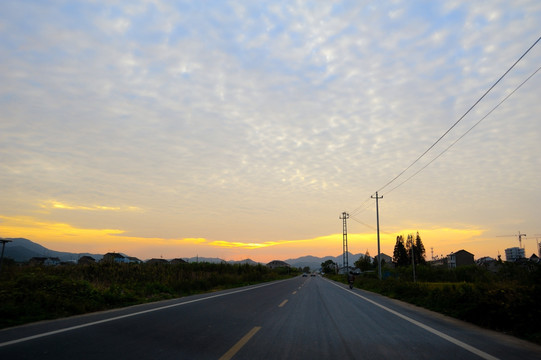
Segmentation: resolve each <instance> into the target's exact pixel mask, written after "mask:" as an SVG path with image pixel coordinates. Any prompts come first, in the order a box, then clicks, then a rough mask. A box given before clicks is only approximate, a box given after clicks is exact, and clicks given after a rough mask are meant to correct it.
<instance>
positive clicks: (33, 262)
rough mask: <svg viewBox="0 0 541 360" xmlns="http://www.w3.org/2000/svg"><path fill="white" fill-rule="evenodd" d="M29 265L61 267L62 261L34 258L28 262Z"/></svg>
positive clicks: (51, 258)
mask: <svg viewBox="0 0 541 360" xmlns="http://www.w3.org/2000/svg"><path fill="white" fill-rule="evenodd" d="M28 264H29V265H34V266H37V265H46V266H54V265H60V259H59V258H57V257H33V258H31V259H30V260H29V261H28Z"/></svg>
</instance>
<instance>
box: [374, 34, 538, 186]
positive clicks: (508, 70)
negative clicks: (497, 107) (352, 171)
mask: <svg viewBox="0 0 541 360" xmlns="http://www.w3.org/2000/svg"><path fill="white" fill-rule="evenodd" d="M540 40H541V37H539V38H538V39H537V40H536V41H535V42H534V43H533V44H532V46H530V47H529V48H528V50H526V51H525V52H524V54H522V55H521V56H520V57H519V58H518V60H517V61H515V63H514V64H513V65H511V67H510V68H509V69H507V71H506V72H505V73H504V74H503V75H502V76H500V78H499V79H498V80H497V81H496V82H495V83H494V84H492V86H491V87H490V88H489V89H488V90H487V91H485V93H484V94H483V95H482V96H481V97H480V98H479V99H478V100H477V101H476V102H475V103H474V104H473V105H472V106H471V107H470V108H469V109H468V110H467V111H466V112H465V113H464V115H462V116H461V117H460V118H459V119H458V120H457V121H456V122H455V123H454V124H453V125H452V126H451V127H450V128H449V129H447V131H446V132H444V133H443V135H441V136H440V137H439V139H438V140H436V141H435V142H434V143H433V144H432V145H430V147H429V148H428V149H426V150H425V152H423V153H422V154H421V155H420V156H419V157H418V158H417V159H415V161H413V162H412V163H411V164H410V165H409V166H408V167H407V168H405V169H404V170H402V172H400V173H399V174H398V175H396V176H395V177H394V178H393V179H391V180H390V181H389V182H387V183H386V184H385V185H383V187H381V188H380V189H379V190H377V192H381V191H382V190H383V189H385V188H386V187H387V186H389V185H391V184H392V183H393V182H395V181H396V180H397V179H398V178H399V177H401V176H402V175H403V174H404V173H405V172H406V171H408V170H409V169H410V168H411V167H412V166H413V165H415V164H416V163H417V162H418V161H419V160H420V159H421V158H422V157H423V156H425V155H426V154H427V153H428V152H429V151H430V150H432V148H433V147H434V146H436V144H437V143H439V142H440V141H441V140H442V139H443V138H444V137H445V136H446V135H447V134H448V133H449V132H450V131H451V130H452V129H453V128H454V127H455V126H456V125H458V123H459V122H460V121H462V119H464V117H466V115H468V114H469V113H470V111H471V110H473V108H474V107H475V106H477V104H479V103H480V102H481V100H483V99H484V98H485V96H487V95H488V93H489V92H490V91H492V89H493V88H494V87H495V86H496V85H498V83H499V82H500V81H501V80H502V79H503V78H504V77H505V76H506V75H507V74H508V73H509V72H510V71H511V70H512V69H513V68H514V67H515V65H517V64H518V63H519V62H520V61H521V60H522V58H524V56H526V54H528V53H529V52H530V50H531V49H532V48H533V47H534V46H535V45H537V43H538V42H539V41H540Z"/></svg>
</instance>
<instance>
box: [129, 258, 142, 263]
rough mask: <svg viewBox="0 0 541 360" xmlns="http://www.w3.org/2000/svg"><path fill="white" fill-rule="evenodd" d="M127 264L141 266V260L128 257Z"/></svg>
mask: <svg viewBox="0 0 541 360" xmlns="http://www.w3.org/2000/svg"><path fill="white" fill-rule="evenodd" d="M128 262H129V263H130V264H141V263H142V261H141V260H139V259H138V258H136V257H133V256H128Z"/></svg>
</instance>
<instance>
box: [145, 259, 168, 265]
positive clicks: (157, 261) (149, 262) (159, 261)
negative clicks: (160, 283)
mask: <svg viewBox="0 0 541 360" xmlns="http://www.w3.org/2000/svg"><path fill="white" fill-rule="evenodd" d="M146 263H147V264H169V261H167V260H165V259H150V260H147V261H146Z"/></svg>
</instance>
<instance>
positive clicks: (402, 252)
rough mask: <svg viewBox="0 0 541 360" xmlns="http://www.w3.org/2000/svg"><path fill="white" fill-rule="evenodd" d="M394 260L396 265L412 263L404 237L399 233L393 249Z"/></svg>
mask: <svg viewBox="0 0 541 360" xmlns="http://www.w3.org/2000/svg"><path fill="white" fill-rule="evenodd" d="M393 262H394V263H395V264H396V266H408V265H409V263H410V260H409V256H408V252H407V250H406V247H405V246H404V237H403V236H402V235H398V236H397V237H396V244H395V246H394V251H393Z"/></svg>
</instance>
